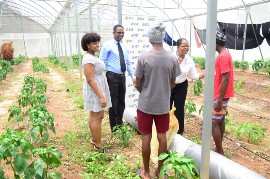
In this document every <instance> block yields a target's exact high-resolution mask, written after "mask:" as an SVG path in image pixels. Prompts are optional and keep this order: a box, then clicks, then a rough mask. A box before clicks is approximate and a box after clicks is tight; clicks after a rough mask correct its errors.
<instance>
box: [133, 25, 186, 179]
mask: <svg viewBox="0 0 270 179" xmlns="http://www.w3.org/2000/svg"><path fill="white" fill-rule="evenodd" d="M164 35H165V26H164V25H162V24H158V25H156V26H154V27H152V28H150V29H149V31H148V37H149V41H150V43H151V44H152V49H151V50H149V51H148V52H146V53H144V54H142V55H141V56H140V58H139V60H138V64H137V68H136V71H135V76H136V82H135V87H136V88H137V90H138V91H139V92H140V95H139V101H138V109H137V121H138V129H139V130H140V132H141V133H142V134H143V136H142V158H143V165H144V168H142V169H140V170H138V175H139V176H140V177H141V178H145V179H146V178H150V170H149V162H150V153H151V147H150V142H151V138H152V124H153V121H154V122H155V126H156V130H157V138H158V141H159V148H158V155H160V154H161V153H163V152H166V151H167V139H166V132H167V131H168V130H169V122H170V116H169V111H170V95H171V89H172V88H173V87H174V85H175V79H176V77H177V76H179V75H180V74H181V70H180V68H179V65H178V63H177V58H176V57H175V56H174V55H172V54H170V53H169V52H167V51H166V50H165V49H164V48H163V39H164ZM162 164H163V161H159V162H158V168H157V170H156V175H157V177H158V178H159V173H160V169H161V166H162Z"/></svg>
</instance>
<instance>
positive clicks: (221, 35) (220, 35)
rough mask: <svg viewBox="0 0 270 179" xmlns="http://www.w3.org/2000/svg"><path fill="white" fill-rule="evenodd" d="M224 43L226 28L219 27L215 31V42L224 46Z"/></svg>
mask: <svg viewBox="0 0 270 179" xmlns="http://www.w3.org/2000/svg"><path fill="white" fill-rule="evenodd" d="M225 43H226V29H221V30H219V31H217V33H216V44H218V45H221V46H225Z"/></svg>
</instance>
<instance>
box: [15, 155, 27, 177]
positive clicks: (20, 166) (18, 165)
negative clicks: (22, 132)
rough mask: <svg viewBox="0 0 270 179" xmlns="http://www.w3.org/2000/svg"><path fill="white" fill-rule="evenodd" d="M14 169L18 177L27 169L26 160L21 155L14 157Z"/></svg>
mask: <svg viewBox="0 0 270 179" xmlns="http://www.w3.org/2000/svg"><path fill="white" fill-rule="evenodd" d="M14 168H15V170H16V171H17V173H18V174H19V175H21V174H23V173H24V171H25V169H26V168H27V159H26V158H25V157H24V156H23V155H21V154H17V155H16V156H15V157H14Z"/></svg>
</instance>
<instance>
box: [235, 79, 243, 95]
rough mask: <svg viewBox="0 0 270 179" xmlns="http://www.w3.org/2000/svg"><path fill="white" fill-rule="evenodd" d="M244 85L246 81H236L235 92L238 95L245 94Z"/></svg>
mask: <svg viewBox="0 0 270 179" xmlns="http://www.w3.org/2000/svg"><path fill="white" fill-rule="evenodd" d="M243 84H244V81H243V80H242V79H240V80H238V81H236V83H235V85H234V91H235V92H236V93H240V94H241V93H243V92H244V90H243Z"/></svg>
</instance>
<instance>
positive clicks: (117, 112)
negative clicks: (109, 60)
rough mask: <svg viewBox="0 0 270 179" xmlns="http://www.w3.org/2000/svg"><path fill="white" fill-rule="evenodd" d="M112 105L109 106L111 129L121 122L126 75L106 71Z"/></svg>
mask: <svg viewBox="0 0 270 179" xmlns="http://www.w3.org/2000/svg"><path fill="white" fill-rule="evenodd" d="M106 77H107V81H108V85H109V89H110V94H111V101H112V107H111V108H109V119H110V126H111V131H112V132H113V127H115V126H117V125H122V124H123V120H122V118H123V113H124V110H125V95H126V77H125V75H118V74H115V73H112V72H107V73H106Z"/></svg>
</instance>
